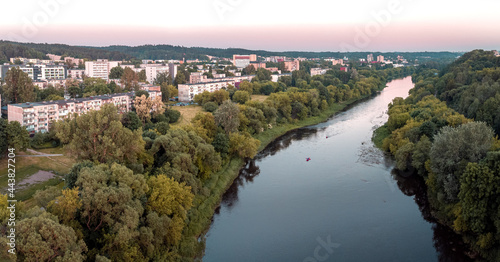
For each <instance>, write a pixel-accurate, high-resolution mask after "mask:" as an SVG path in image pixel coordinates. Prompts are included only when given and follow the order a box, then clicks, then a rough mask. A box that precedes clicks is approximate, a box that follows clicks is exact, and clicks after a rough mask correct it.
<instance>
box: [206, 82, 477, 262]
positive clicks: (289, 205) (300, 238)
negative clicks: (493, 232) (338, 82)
mask: <svg viewBox="0 0 500 262" xmlns="http://www.w3.org/2000/svg"><path fill="white" fill-rule="evenodd" d="M412 87H413V83H412V82H411V78H410V77H407V78H404V79H398V80H394V81H392V82H390V83H388V85H387V87H386V88H385V89H384V90H383V91H382V92H381V93H380V94H378V95H376V96H374V97H372V98H370V99H367V100H365V101H363V102H359V103H357V104H356V105H354V106H351V107H350V108H349V109H347V110H345V111H344V112H342V113H339V114H337V115H336V116H334V117H332V118H331V119H330V120H328V121H327V122H325V123H321V124H318V125H315V126H310V127H306V128H301V129H298V130H295V131H292V132H289V133H287V134H286V135H284V136H282V137H281V138H279V139H277V140H276V141H274V142H273V143H271V144H270V145H269V146H268V147H267V148H266V149H265V150H263V151H262V152H260V153H259V154H258V155H257V156H256V158H255V159H254V160H252V161H249V162H247V164H246V166H245V168H244V169H243V170H242V171H241V172H240V175H239V177H238V178H237V179H236V180H235V182H234V184H233V185H232V187H231V188H230V189H229V190H228V191H227V192H226V194H225V195H224V197H223V200H222V203H221V207H220V208H219V209H217V210H216V214H215V216H214V218H213V223H212V225H211V227H210V230H209V232H208V233H207V235H206V249H205V256H204V257H203V261H207V262H209V261H217V262H219V261H308V262H310V261H384V262H387V261H419V262H420V261H469V260H468V259H467V257H466V256H465V255H463V250H464V247H463V246H462V243H461V242H460V238H458V237H457V236H456V235H454V234H453V233H452V232H450V231H449V230H448V229H447V228H445V227H443V226H440V225H438V224H436V223H434V221H433V220H432V218H431V216H430V213H429V208H428V204H427V202H426V196H425V187H424V186H425V185H424V184H423V181H422V180H421V179H419V178H418V177H417V176H411V177H408V178H404V177H402V176H399V175H397V174H396V173H395V171H393V167H394V163H393V161H392V160H391V159H390V158H389V157H386V156H385V155H384V154H383V153H382V152H381V151H380V150H378V149H376V148H375V147H374V146H373V143H372V142H371V136H372V132H373V130H374V129H375V128H376V127H378V126H380V125H382V124H383V123H385V122H386V121H387V118H388V116H387V114H386V111H387V105H388V104H389V103H390V102H391V101H392V99H393V98H395V97H406V96H408V91H409V90H410V89H411V88H412ZM306 158H310V159H311V160H310V161H306Z"/></svg>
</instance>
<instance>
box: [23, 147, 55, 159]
mask: <svg viewBox="0 0 500 262" xmlns="http://www.w3.org/2000/svg"><path fill="white" fill-rule="evenodd" d="M26 151H28V152H30V153H33V154H35V155H17V156H16V157H47V156H63V154H44V153H42V152H38V151H35V150H33V149H29V148H28V149H27V150H26ZM52 160H53V159H52Z"/></svg>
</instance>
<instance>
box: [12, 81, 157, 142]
mask: <svg viewBox="0 0 500 262" xmlns="http://www.w3.org/2000/svg"><path fill="white" fill-rule="evenodd" d="M156 89H158V90H156ZM156 89H154V88H152V89H151V90H150V91H148V92H149V95H150V97H152V98H154V97H157V96H160V97H161V91H160V90H159V87H158V88H156ZM134 96H135V93H134V92H129V93H120V94H110V95H100V96H94V97H86V98H77V99H67V100H57V101H43V102H35V103H22V104H10V105H8V120H9V121H17V122H19V123H20V124H21V125H22V126H25V127H26V128H27V130H28V131H29V132H30V133H35V132H47V131H48V130H49V127H50V125H51V123H53V122H54V121H58V120H62V119H66V118H69V117H71V116H72V115H74V114H77V115H81V114H85V113H87V112H89V111H92V110H99V109H100V108H101V106H102V105H104V104H109V103H110V104H114V105H115V106H117V107H118V109H119V112H120V113H125V112H128V111H130V110H131V109H132V106H133V101H134Z"/></svg>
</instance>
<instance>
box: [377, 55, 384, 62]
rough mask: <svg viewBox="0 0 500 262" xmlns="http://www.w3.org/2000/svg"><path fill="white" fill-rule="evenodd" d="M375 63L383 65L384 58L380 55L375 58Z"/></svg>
mask: <svg viewBox="0 0 500 262" xmlns="http://www.w3.org/2000/svg"><path fill="white" fill-rule="evenodd" d="M377 62H379V63H383V62H384V56H382V55H379V56H377Z"/></svg>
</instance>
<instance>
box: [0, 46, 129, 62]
mask: <svg viewBox="0 0 500 262" xmlns="http://www.w3.org/2000/svg"><path fill="white" fill-rule="evenodd" d="M46 54H55V55H60V56H72V57H76V58H87V59H90V60H95V59H110V60H118V61H122V60H130V59H133V58H134V57H133V56H131V55H128V54H124V53H120V52H117V51H108V50H104V49H99V48H95V47H81V46H70V45H63V44H36V43H18V42H9V41H3V40H0V63H2V64H3V63H6V62H9V59H10V58H12V57H26V58H38V59H47V57H46V56H45V55H46Z"/></svg>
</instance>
